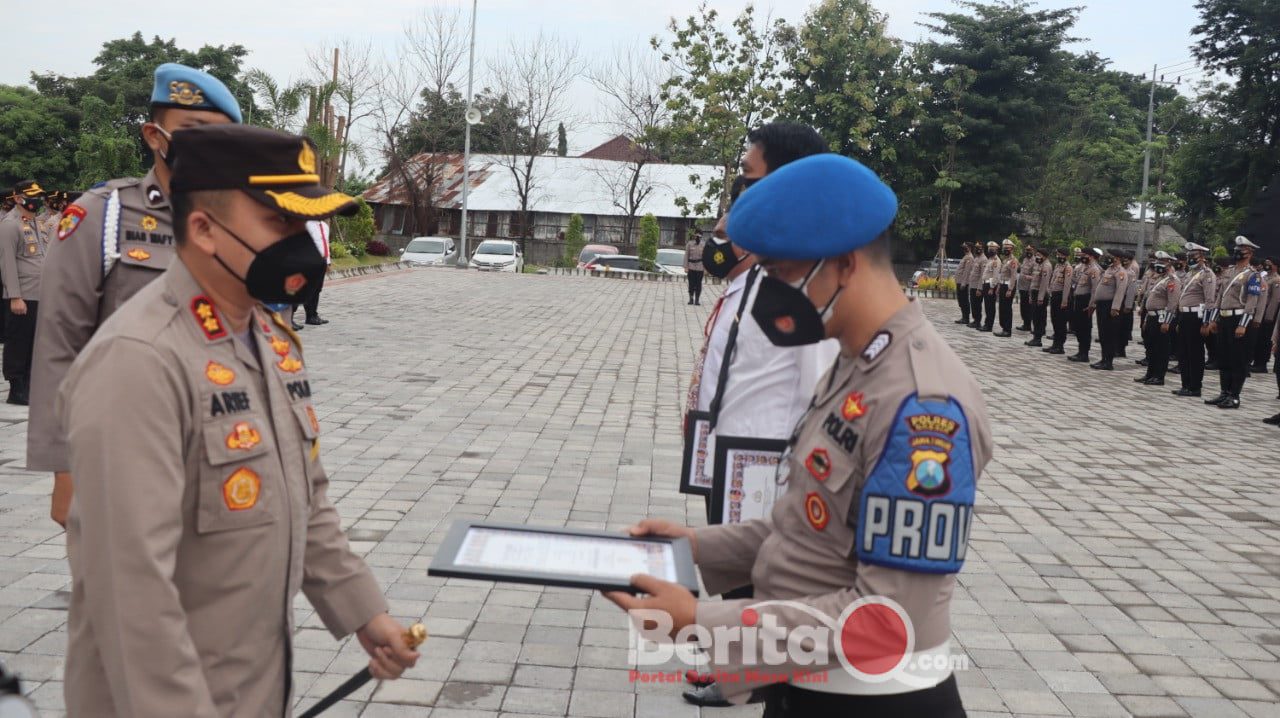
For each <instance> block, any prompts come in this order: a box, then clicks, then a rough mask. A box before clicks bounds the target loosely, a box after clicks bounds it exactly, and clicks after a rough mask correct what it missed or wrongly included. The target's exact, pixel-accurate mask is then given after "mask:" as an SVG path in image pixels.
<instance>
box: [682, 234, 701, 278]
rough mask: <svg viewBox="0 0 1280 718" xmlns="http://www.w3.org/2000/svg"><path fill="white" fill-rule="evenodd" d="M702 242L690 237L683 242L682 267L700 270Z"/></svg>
mask: <svg viewBox="0 0 1280 718" xmlns="http://www.w3.org/2000/svg"><path fill="white" fill-rule="evenodd" d="M702 248H703V243H702V242H695V241H693V240H692V239H691V240H689V241H688V242H685V243H684V268H685V271H689V272H701V271H702Z"/></svg>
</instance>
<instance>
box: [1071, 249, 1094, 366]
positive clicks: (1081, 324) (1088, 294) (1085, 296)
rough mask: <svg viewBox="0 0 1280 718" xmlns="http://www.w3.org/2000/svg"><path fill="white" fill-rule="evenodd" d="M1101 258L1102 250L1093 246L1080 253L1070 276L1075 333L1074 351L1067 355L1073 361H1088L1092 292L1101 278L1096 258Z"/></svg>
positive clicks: (1091, 341)
mask: <svg viewBox="0 0 1280 718" xmlns="http://www.w3.org/2000/svg"><path fill="white" fill-rule="evenodd" d="M1100 259H1102V250H1101V249H1098V248H1097V247H1093V248H1092V249H1090V250H1088V251H1087V252H1081V253H1080V269H1079V270H1078V271H1076V272H1075V273H1074V274H1073V275H1072V276H1073V277H1074V278H1075V282H1076V290H1075V294H1074V295H1072V297H1071V301H1072V303H1073V309H1072V316H1073V317H1074V321H1073V322H1072V325H1073V326H1072V328H1073V329H1074V330H1075V333H1076V347H1077V349H1076V353H1075V354H1072V355H1071V356H1069V357H1067V359H1068V360H1070V361H1074V362H1086V361H1089V346H1090V345H1091V344H1092V343H1093V306H1092V299H1093V292H1094V290H1095V289H1096V288H1097V286H1098V282H1099V280H1101V279H1102V270H1101V269H1099V268H1098V265H1097V260H1100Z"/></svg>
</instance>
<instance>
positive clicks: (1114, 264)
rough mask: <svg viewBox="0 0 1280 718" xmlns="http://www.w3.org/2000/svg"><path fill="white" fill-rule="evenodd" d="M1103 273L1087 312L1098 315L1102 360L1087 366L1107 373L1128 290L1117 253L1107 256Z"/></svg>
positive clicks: (1116, 251) (1117, 337) (1126, 280)
mask: <svg viewBox="0 0 1280 718" xmlns="http://www.w3.org/2000/svg"><path fill="white" fill-rule="evenodd" d="M1107 256H1108V263H1107V268H1106V271H1105V272H1103V273H1102V279H1101V280H1100V281H1099V282H1098V284H1097V285H1096V286H1095V287H1094V290H1093V297H1092V298H1091V299H1090V300H1089V313H1090V314H1093V313H1094V312H1097V314H1098V341H1099V342H1101V344H1102V359H1101V360H1100V361H1097V362H1094V363H1093V364H1090V365H1089V366H1090V367H1091V368H1093V369H1102V370H1103V371H1111V370H1112V369H1114V367H1113V366H1112V361H1113V360H1114V359H1115V356H1116V346H1117V344H1118V341H1117V340H1118V339H1119V336H1118V335H1119V323H1120V302H1123V301H1124V297H1125V293H1126V292H1128V291H1129V272H1128V271H1127V270H1126V269H1125V268H1124V265H1122V264H1121V262H1120V260H1121V256H1120V254H1119V253H1118V250H1113V251H1112V252H1110V253H1109V254H1108V255H1107Z"/></svg>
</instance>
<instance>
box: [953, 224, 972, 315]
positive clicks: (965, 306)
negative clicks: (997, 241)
mask: <svg viewBox="0 0 1280 718" xmlns="http://www.w3.org/2000/svg"><path fill="white" fill-rule="evenodd" d="M960 247H961V249H963V250H964V256H963V257H961V258H960V266H958V267H956V301H957V302H958V303H959V304H960V318H959V319H957V320H956V324H968V323H969V269H970V268H971V267H973V245H971V244H969V243H968V242H965V243H964V244H962V245H960Z"/></svg>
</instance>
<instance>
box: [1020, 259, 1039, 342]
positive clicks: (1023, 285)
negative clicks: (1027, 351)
mask: <svg viewBox="0 0 1280 718" xmlns="http://www.w3.org/2000/svg"><path fill="white" fill-rule="evenodd" d="M1035 253H1036V248H1035V247H1034V246H1032V245H1030V244H1028V245H1027V247H1026V249H1024V250H1022V264H1021V265H1020V268H1019V270H1018V318H1019V319H1021V320H1022V324H1019V325H1018V331H1020V332H1029V331H1031V327H1032V325H1033V324H1034V323H1035V303H1034V301H1033V300H1032V297H1031V292H1032V290H1033V288H1034V287H1033V286H1032V282H1033V280H1034V276H1033V275H1034V274H1035V272H1036V266H1035V265H1034V264H1033V262H1034V260H1033V259H1032V258H1033V257H1034V256H1035Z"/></svg>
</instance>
